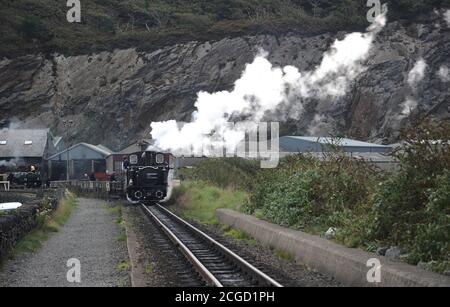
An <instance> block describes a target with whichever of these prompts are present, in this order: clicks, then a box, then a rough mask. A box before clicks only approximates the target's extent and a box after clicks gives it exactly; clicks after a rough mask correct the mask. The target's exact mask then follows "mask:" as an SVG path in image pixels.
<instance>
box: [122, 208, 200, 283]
mask: <svg viewBox="0 0 450 307" xmlns="http://www.w3.org/2000/svg"><path fill="white" fill-rule="evenodd" d="M123 218H124V220H125V222H126V226H127V231H128V245H129V250H130V256H131V258H132V260H131V262H132V265H133V272H132V275H133V285H134V286H138V287H196V286H203V282H202V281H201V280H200V279H199V278H198V275H197V273H196V272H195V271H194V270H193V269H192V266H191V265H190V264H188V263H187V261H186V259H185V258H184V256H182V255H181V253H180V252H179V251H178V250H177V249H176V247H174V246H173V244H172V243H171V242H170V241H169V240H168V239H167V237H166V235H165V234H163V233H162V231H161V230H160V229H158V228H157V227H156V226H155V225H153V223H150V222H149V220H148V219H147V218H146V217H145V215H144V213H143V212H142V210H141V209H140V208H139V207H138V206H134V205H126V206H124V207H123Z"/></svg>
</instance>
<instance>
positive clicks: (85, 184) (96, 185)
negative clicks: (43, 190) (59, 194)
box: [50, 180, 125, 193]
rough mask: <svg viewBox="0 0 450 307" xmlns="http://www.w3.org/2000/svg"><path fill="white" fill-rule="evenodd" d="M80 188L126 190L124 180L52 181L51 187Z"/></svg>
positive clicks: (101, 190) (100, 190)
mask: <svg viewBox="0 0 450 307" xmlns="http://www.w3.org/2000/svg"><path fill="white" fill-rule="evenodd" d="M69 187H72V188H78V189H81V190H84V191H92V192H106V193H111V192H112V193H120V192H123V191H124V190H125V188H124V183H123V182H109V181H78V180H70V181H52V182H50V188H54V189H58V188H69Z"/></svg>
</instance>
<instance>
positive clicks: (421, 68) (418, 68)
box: [408, 59, 427, 89]
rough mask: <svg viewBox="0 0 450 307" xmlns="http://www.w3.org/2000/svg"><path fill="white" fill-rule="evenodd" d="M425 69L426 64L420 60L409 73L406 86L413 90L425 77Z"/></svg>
mask: <svg viewBox="0 0 450 307" xmlns="http://www.w3.org/2000/svg"><path fill="white" fill-rule="evenodd" d="M426 69H427V63H426V62H425V60H424V59H420V60H418V61H417V62H416V64H415V65H414V68H413V69H412V70H411V71H410V72H409V75H408V84H409V86H410V87H411V88H413V89H414V88H415V87H416V86H417V84H419V83H420V82H421V81H422V80H423V78H424V77H425V70H426Z"/></svg>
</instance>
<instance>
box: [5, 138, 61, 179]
mask: <svg viewBox="0 0 450 307" xmlns="http://www.w3.org/2000/svg"><path fill="white" fill-rule="evenodd" d="M55 152H56V148H55V138H54V137H53V135H52V134H51V133H50V130H49V129H2V130H0V173H6V172H28V171H30V168H31V166H32V165H33V166H34V167H36V168H37V170H45V169H46V163H47V162H46V159H47V158H48V157H49V156H50V155H52V154H54V153H55Z"/></svg>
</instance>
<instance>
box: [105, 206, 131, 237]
mask: <svg viewBox="0 0 450 307" xmlns="http://www.w3.org/2000/svg"><path fill="white" fill-rule="evenodd" d="M104 208H105V209H106V211H108V213H110V214H112V215H114V216H116V224H117V225H118V226H119V228H120V234H119V235H118V236H117V241H119V242H125V241H126V240H127V232H126V227H125V220H124V219H123V215H122V206H121V205H120V204H112V205H108V204H105V205H104Z"/></svg>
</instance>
